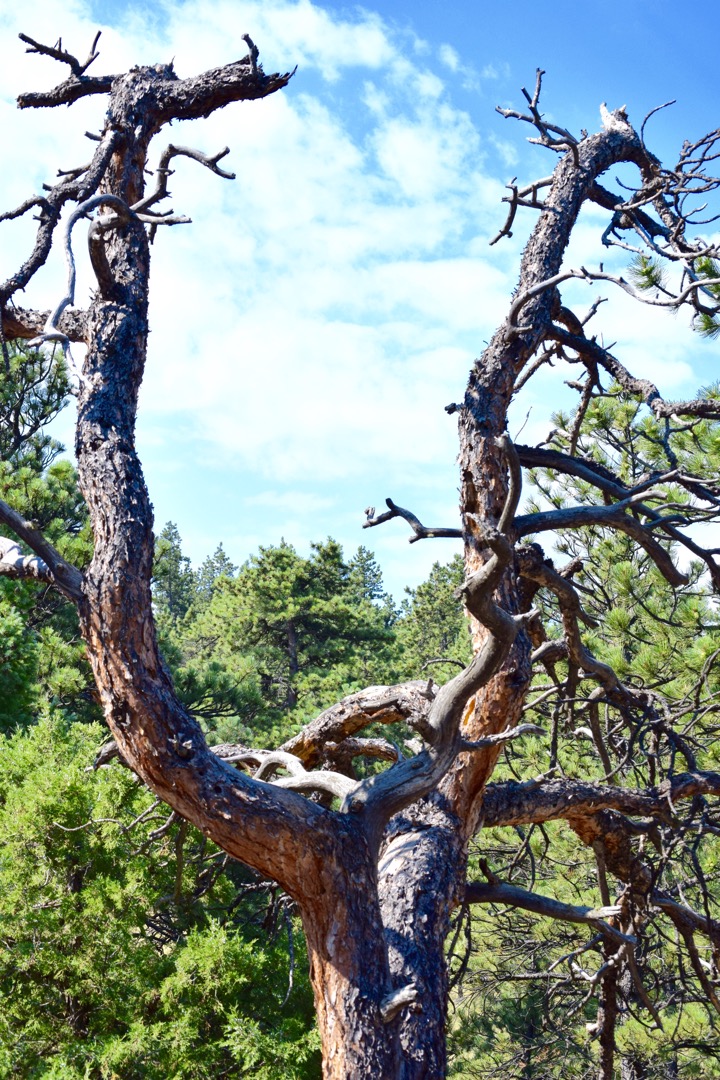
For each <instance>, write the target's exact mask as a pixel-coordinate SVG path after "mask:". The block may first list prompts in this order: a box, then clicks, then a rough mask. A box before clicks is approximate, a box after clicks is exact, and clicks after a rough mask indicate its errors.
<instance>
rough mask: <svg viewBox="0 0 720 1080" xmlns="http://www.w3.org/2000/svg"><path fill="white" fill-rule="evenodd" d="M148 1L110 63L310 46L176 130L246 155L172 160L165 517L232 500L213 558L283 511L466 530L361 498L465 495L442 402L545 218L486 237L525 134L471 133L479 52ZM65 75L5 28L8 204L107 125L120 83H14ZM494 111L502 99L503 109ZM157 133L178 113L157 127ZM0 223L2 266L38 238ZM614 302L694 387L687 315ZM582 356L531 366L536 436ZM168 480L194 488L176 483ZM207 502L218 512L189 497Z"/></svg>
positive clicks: (158, 390)
mask: <svg viewBox="0 0 720 1080" xmlns="http://www.w3.org/2000/svg"><path fill="white" fill-rule="evenodd" d="M154 10H155V18H154V21H151V22H150V23H149V24H148V22H147V20H146V13H145V12H144V11H143V12H142V13H140V12H139V11H138V14H136V15H133V14H129V15H127V16H125V17H124V25H123V28H122V31H123V32H122V35H121V34H120V33H119V31H118V30H117V29H111V28H105V30H104V33H103V38H102V39H101V46H102V54H101V57H100V59H99V60H98V61H96V64H95V69H96V70H97V71H98V72H101V71H103V70H105V71H106V70H121V69H123V68H124V67H126V66H127V64H128V63H137V62H152V63H154V62H157V61H158V60H167V59H169V58H170V57H172V56H174V57H175V58H176V59H175V64H176V70H177V71H178V72H179V73H180V74H181V75H182V74H190V73H193V72H195V71H197V70H198V69H200V68H202V67H205V66H216V65H218V64H221V63H223V62H226V61H229V60H233V59H236V58H237V57H238V56H239V55H242V54H243V53H244V52H245V45H244V43H243V42H242V41H241V34H242V33H243V32H245V31H248V32H250V33H251V34H252V36H253V37H254V39H255V41H256V43H257V44H258V46H259V47H260V50H261V59H262V60H263V61H264V63H265V68H266V70H268V71H269V70H287V69H288V68H291V67H293V66H294V65H295V63H298V64H299V70H298V73H297V75H296V76H295V77H294V79H293V80H292V82H291V84H290V86H289V87H288V88H287V90H286V91H283V92H281V93H279V94H276V95H274V96H272V97H271V98H269V99H267V100H265V101H260V102H247V103H243V104H238V105H236V106H233V107H229V108H227V109H225V110H223V111H222V112H220V113H218V114H216V115H214V116H213V117H211V118H209V119H208V120H206V121H203V122H200V123H197V124H193V125H187V124H181V125H176V126H174V127H173V129H172V136H171V137H172V139H173V141H175V142H177V143H184V144H189V145H194V146H198V147H200V148H201V149H203V150H205V151H214V150H219V149H220V148H221V147H223V146H225V145H229V146H230V148H231V154H230V156H229V158H228V161H227V165H228V167H229V168H231V169H233V170H234V171H235V172H237V175H238V178H237V180H236V181H234V182H232V183H229V182H226V181H224V180H221V179H219V178H218V177H215V176H213V175H211V174H210V173H208V172H207V171H206V170H204V169H202V168H201V167H199V166H198V165H197V164H195V163H193V162H190V161H187V160H183V159H177V160H176V162H175V163H174V164H175V170H176V171H175V175H174V176H173V178H172V183H171V189H172V192H173V198H172V205H173V207H174V209H175V210H177V211H179V212H183V213H188V214H190V216H191V217H192V218H193V221H194V224H193V225H192V226H183V227H178V228H173V229H168V230H166V231H164V232H163V231H162V230H161V231H160V234H159V235H158V237H157V239H156V242H155V249H154V251H153V274H152V284H151V326H152V334H151V339H150V350H149V364H148V370H147V376H146V380H145V385H144V387H143V391H142V396H141V411H140V444H141V447H142V448H143V453H146V454H147V455H148V458H149V463H150V467H149V473H150V474H151V478H152V476H155V477H156V478H157V479H158V482H159V485H160V490H159V491H158V492H157V493H156V492H152V491H151V494H152V495H153V498H155V499H156V501H158V502H159V503H160V504H161V505H162V507H163V509H162V511H161V514H162V516H164V517H173V518H175V519H180V520H181V521H182V519H183V515H185V519H186V521H185V524H184V525H181V532H183V534H184V535H186V534H187V535H188V536H189V538H190V539H191V542H192V535H193V534H192V530H194V535H195V537H196V541H195V544H196V548H195V550H197V545H198V544H200V543H201V542H202V543H205V539H206V538H207V536H208V525H207V520H208V514H211V515H212V514H213V513H217V514H220V515H222V513H223V511H224V506H223V505H220V504H221V503H227V504H228V505H232V506H233V507H236V508H237V513H238V514H239V515H242V514H244V515H246V520H245V522H244V524H242V525H241V524H238V525H237V526H236V525H235V524H234V523H233V526H232V528H231V529H228V528H227V526H223V529H224V531H223V532H222V533H221V534H214V535H213V536H212V537H211V539H210V540H208V542H207V545H206V550H204V551H202V550H201V551H199V552H197V557H198V558H201V557H202V556H203V555H204V554H207V551H210V550H213V549H214V547H215V546H216V544H217V542H218V540H220V539H223V540H227V543H226V546H227V547H228V550H230V544H231V543H232V542H233V537H234V539H235V542H236V544H237V545H241V544H248V545H251V546H254V545H256V543H257V542H261V541H263V542H266V543H267V542H275V541H277V539H278V538H279V535H280V534H279V532H278V530H279V529H282V530H283V531H284V532H285V535H286V536H287V537H288V539H290V540H293V542H296V543H298V544H301V543H304V542H305V540H307V539H308V538H313V537H316V536H317V535H322V534H323V533H324V532H326V531H333V532H335V531H339V530H341V529H345V530H346V534H347V535H348V536H356V540H355V543H360V542H363V541H364V542H366V543H369V544H371V545H372V546H374V547H377V549H378V550H379V551H383V552H384V557H388V558H390V553H391V552H394V553H395V554H394V555H393V556H392V558H393V559H394V560H395V562H396V564H397V567H398V568H402V566H405V567H408V566H410V565H411V564H412V565H417V566H420V565H422V566H423V568H424V567H425V566H426V564H427V563H428V562H429V561H431V559H433V558H441V557H444V556H445V555H446V554H448V553H450V549H449V547H448V548H445V547H443V548H442V550H440V549H437V548H436V549H432V554H431V555H427V554H424V552H425V551H427V548H425V547H424V546H423V545H413V546H412V547H411V548H409V549H408V548H407V547H406V545H405V544H404V543H403V544H402V545H401V546H400V549H398V548H397V534H395V533H393V534H392V536H390V535H389V534H388V533H386V532H384V531H383V530H373V531H372V532H371V533H369V534H368V533H366V534H362V533H359V532H358V531H357V529H358V524H357V522H358V518H357V514H358V508H361V507H362V506H364V505H366V504H367V502H370V501H373V500H374V501H376V502H380V500H381V498H382V497H384V496H385V495H387V494H391V495H392V496H393V497H394V498H396V499H397V500H398V502H400V503H401V504H403V505H404V502H403V500H404V499H405V498H406V497H407V499H408V501H409V504H410V503H412V502H413V500H415V502H414V504H413V509H415V510H416V512H418V513H419V514H420V516H421V517H422V518H425V519H426V520H428V521H429V520H430V519H431V518H432V519H434V520H433V523H438V524H442V523H449V524H452V523H453V521H454V519H455V515H456V513H457V511H456V508H455V503H456V498H455V491H454V487H455V479H454V471H453V468H454V467H453V461H454V458H455V453H456V434H455V423H454V421H453V420H452V419H450V418H448V417H447V416H446V415H445V413H444V411H443V406H444V405H446V404H448V403H449V402H450V401H457V400H459V399H460V398H461V397H462V394H463V391H464V386H465V381H466V378H467V372H468V370H469V367H470V364H471V362H472V359H473V358H474V357H475V356H477V355H478V353H479V351H480V349H481V347H482V340H483V338H489V337H490V335H491V333H492V332H493V330H494V328H495V326H496V325H497V324H498V323H499V321H500V320H501V319H502V317H503V315H504V313H505V311H506V309H507V304H508V298H509V296H510V293H511V290H512V287H513V285H514V282H515V278H516V274H517V256H518V250H519V245H520V242H521V240H520V237H521V234H522V231H523V229H524V228H529V227H530V222H531V218H530V216H528V217H527V218H524V219H523V222H522V223H521V222H519V223H518V236H516V237H514V238H513V240H512V241H510V242H504V244H502V245H499V246H498V247H497V248H492V249H488V247H487V240H488V238H489V237H491V236H492V235H494V234H495V233H496V232H497V230H498V228H499V226H500V225H501V223H502V220H503V219H504V208H503V207H502V206H501V204H500V199H501V197H502V195H503V194H504V193H505V192H504V189H503V184H502V182H501V181H500V180H499V179H498V178H497V177H496V176H494V175H492V173H491V171H490V166H489V165H488V160H489V157H488V155H489V154H492V155H495V154H500V156H501V158H502V159H503V161H504V165H505V167H512V166H513V165H514V164H515V157H514V155H515V151H514V149H513V146H512V145H511V144H508V143H505V142H504V141H501V140H499V139H498V138H497V137H496V136H494V135H492V134H487V133H486V132H485V131H481V132H478V129H477V124H476V122H475V120H471V118H470V117H469V116H468V114H467V112H465V111H464V110H463V109H461V108H459V107H458V106H457V105H456V104H454V102H453V99H452V96H451V87H452V84H453V83H455V84H456V83H457V81H458V80H459V79H462V78H466V77H469V76H468V72H469V70H470V69H469V68H468V69H466V68H465V66H464V65H463V63H462V57H461V56H460V54H459V53H458V52H457V51H456V50H454V49H452V48H451V47H450V46H441V47H440V49H439V51H437V52H436V51H435V50H430V49H428V48H426V47H425V45H424V43H423V42H421V41H419V40H418V39H417V38H414V37H412V35H410V34H409V33H406V34H399V33H397V32H395V31H393V30H392V29H391V28H389V26H388V25H387V24H386V23H384V22H383V20H382V19H381V18H380V16H378V15H375V14H372V13H368V12H365V11H362V10H359V9H358V11H357V12H356V13H355V14H354V15H345V14H341V13H338V12H336V11H334V10H332V9H329V8H328V9H325V8H322V7H319V6H317V5H314V4H312V3H311V2H310V0H297V2H290V0H264V2H262V3H261V2H259V0H251V2H248V3H243V4H242V5H238V4H237V3H234V2H233V3H231V2H229V0H221V2H219V3H218V2H215V0H213V2H210V0H189V2H186V3H179V4H173V5H170V4H165V5H159V6H158V7H156V9H154ZM32 14H33V18H32V20H30V21H25V20H24V18H23V19H21V16H19V15H18V14H17V9H16V7H15V6H13V7H11V6H10V5H9V3H8V0H0V27H2V28H3V29H4V30H5V31H6V33H8V34H10V33H11V32H13V33H15V32H16V31H17V30H18V29H27V30H28V32H29V33H31V34H35V35H37V36H42V37H44V38H48V39H52V40H55V39H56V38H57V36H58V35H59V33H62V34H63V41H64V43H65V44H66V46H67V47H68V48H71V49H73V50H74V49H77V51H78V52H83V51H84V50H85V49H86V48H87V46H88V45H89V43H90V41H91V40H92V36H93V32H94V27H95V22H94V20H92V19H90V17H89V13H88V8H87V7H86V6H85V5H84V4H83V3H81V2H79V0H73V2H72V3H70V4H68V5H66V4H63V5H60V3H59V0H39V3H38V5H36V7H35V8H34V9H33V13H32ZM496 75H497V71H495V72H493V71H490V70H489V69H486V70H485V71H483V72H482V77H484V78H492V77H495V76H496ZM57 77H58V72H57V69H56V65H53V64H51V63H50V61H47V60H44V59H39V58H37V57H28V56H26V55H25V54H24V53H23V52H22V50H21V49H20V48H18V49H16V50H15V49H13V47H12V45H8V47H7V48H6V49H5V51H4V66H3V68H2V70H1V71H0V123H2V124H3V127H4V133H5V137H6V144H9V145H14V146H22V147H23V153H22V154H21V155H19V161H18V167H17V168H6V169H5V170H3V175H2V177H1V178H0V195H1V201H2V204H3V205H4V206H8V205H15V204H17V203H18V202H20V201H21V200H22V199H23V198H25V197H26V195H27V194H29V193H30V191H32V190H33V189H34V190H37V189H38V188H39V185H40V184H41V183H42V181H44V180H48V179H52V177H53V175H54V172H55V169H56V168H57V167H65V168H67V167H69V166H72V165H75V164H78V163H79V162H81V161H83V160H86V159H87V158H88V157H89V153H90V151H91V147H90V144H89V143H88V141H87V139H85V138H84V136H83V132H84V130H85V129H86V128H87V129H90V130H98V127H99V125H100V123H101V119H102V115H103V110H104V104H103V101H102V99H90V100H88V101H85V102H81V103H79V104H78V105H77V106H74V107H73V108H72V109H70V110H62V112H58V111H57V110H53V111H51V112H32V113H18V112H17V110H16V109H15V107H14V105H13V102H12V98H13V96H14V95H15V94H16V93H17V92H18V90H19V89H30V88H33V87H34V86H39V85H45V86H47V85H50V84H51V83H52V82H53V80H55V79H57ZM491 122H492V112H491V110H490V109H488V116H487V127H488V129H490V125H491ZM168 137H170V135H169V133H168ZM164 145H165V143H164V141H163V140H162V137H161V139H159V140H158V151H157V152H159V150H160V149H162V147H163V146H164ZM155 160H156V159H155ZM541 168H542V166H541ZM603 227H604V219H603V223H602V224H601V223H600V218H599V217H597V216H591V215H590V216H588V217H587V218H586V219H583V221H582V222H581V225H580V228H579V230H578V233H577V236H576V237H575V238H574V241H573V249H572V252H571V257H572V259H573V260H577V261H578V264H579V263H581V262H583V261H585V260H587V259H592V258H595V259H596V258H597V253H598V239H599V236H600V234H601V232H602V228H603ZM2 228H3V245H2V247H0V273H8V272H10V271H11V270H12V269H14V268H15V266H16V265H17V264H18V262H19V261H20V260H21V258H24V257H25V256H26V254H27V250H28V247H29V244H30V243H31V240H32V223H31V222H30V221H29V220H28V221H24V220H23V221H21V222H17V223H11V224H5V225H3V226H2ZM82 249H83V241H82V229H81V228H80V227H79V228H78V235H77V240H76V251H77V254H78V266H79V271H80V282H79V289H82V288H84V289H85V290H86V292H87V289H89V288H90V287H91V286H92V280H91V275H90V271H89V267H88V264H87V259H86V258H84V255H83V250H82ZM64 274H65V271H64V267H63V264H62V259H61V257H60V252H59V251H55V252H54V253H53V255H52V257H51V260H50V262H49V265H48V268H47V271H45V272H43V275H42V277H41V279H40V280H39V281H38V285H37V287H35V286H34V287H33V288H32V289H31V290H29V293H28V297H27V300H28V302H30V303H35V304H37V305H38V306H44V307H49V306H51V304H53V303H54V302H56V300H57V298H58V297H59V295H61V291H60V290H61V289H62V288H63V287H64ZM573 289H574V290H575V292H573V291H572V290H573ZM595 291H596V290H588V289H587V287H586V286H582V285H573V286H568V291H567V295H568V296H569V297H577V298H579V299H580V300H581V302H582V303H587V304H588V305H589V303H590V302H591V301H592V299H594V296H595ZM25 299H26V298H23V300H25ZM597 326H598V330H601V329H605V331H606V333H608V334H610V333H611V332H612V334H613V336H614V337H618V338H620V339H621V344H623V345H625V346H627V347H628V348H629V349H630V350H631V355H632V358H633V359H632V363H633V365H634V368H635V370H637V371H639V373H640V374H644V373H647V374H649V375H651V377H655V378H657V379H661V380H662V381H663V382H664V385H665V386H670V387H677V388H678V392H684V389H685V387H686V386H688V385H689V384H691V383H693V380H695V379H696V373H697V365H696V364H695V361H694V360H692V359H691V360H688V358H687V351H686V350H687V342H688V337H689V335H688V334H687V332H686V330H685V328H684V327H683V326H682V325H681V324H680V323H679V322H675V323H672V322H671V321H670V320H668V319H658V317H657V315H656V314H655V313H650V312H647V311H646V310H643V309H641V310H640V311H638V309H637V308H636V307H635V306H634V305H632V304H631V302H630V301H629V300H627V301H626V300H625V299H623V298H620V299H619V300H618V301H617V302H615V303H614V306H613V311H612V317H611V318H610V317H609V313H607V312H605V311H602V310H601V314H600V315H599V316H598V319H597ZM563 374H564V373H563V372H561V371H560V370H559V369H557V368H556V369H555V370H550V369H548V370H545V369H543V370H542V371H541V372H540V373H539V374H538V376H537V377H536V379H535V380H534V381H533V383H531V385H530V388H529V394H528V395H527V402H526V404H524V405H523V404H522V403H521V405H520V411H521V415H519V418H518V420H517V423H516V425H515V426H516V427H519V426H520V423H522V421H523V418H524V415H525V412H526V411H527V408H528V407H529V406H530V405H532V406H533V412H532V416H531V419H530V421H529V423H528V427H527V428H526V430H525V432H524V433H523V438H525V439H528V440H529V439H530V438H531V437H532V433H534V431H535V430H536V429H537V431H538V434H539V435H540V437H542V436H544V435H545V434H546V433H547V429H548V426H549V425H548V421H547V417H548V414H549V412H550V411H551V408H555V407H557V406H558V405H559V404H560V402H561V401H562V400H563V398H562V395H563V393H564V391H562V389H561V390H558V385H559V384H561V382H562V376H563ZM569 374H570V375H572V374H575V372H574V371H572V372H570V373H569ZM699 381H701V380H699ZM704 381H709V380H708V379H705V380H704ZM189 447H192V451H189V449H188V448H189ZM252 474H254V476H255V479H254V480H252V481H251V480H250V479H248V478H249V477H250V476H251V475H252ZM208 475H212V476H213V477H214V478H215V480H214V483H213V486H212V490H213V492H214V493H215V492H216V487H219V488H220V489H222V490H225V491H227V492H232V498H231V497H230V495H227V496H224V495H222V494H220V495H215V502H214V505H213V506H206V503H205V501H206V500H209V498H210V496H209V495H208V489H209V487H210V485H209V484H208V481H207V476H208ZM258 485H259V487H258ZM290 489H292V490H293V491H295V495H294V496H293V495H292V493H290V494H289V493H288V492H289V490H290ZM170 491H173V492H177V494H176V495H174V496H173V497H174V498H177V500H178V501H177V505H173V504H172V503H171V504H169V505H168V500H167V499H166V498H165V493H166V492H170ZM233 500H235V501H234V502H233ZM200 506H202V507H203V511H202V513H201V512H200V511H199V510H198V511H197V512H196V511H195V510H193V507H200ZM264 514H267V516H266V517H263V515H264ZM196 518H197V519H198V520H197V524H196V523H195V519H196ZM451 519H452V520H451ZM261 521H265V522H266V523H268V524H267V527H268V529H270V530H271V531H270V533H269V534H268V533H263V531H262V528H261V527H260V526H259V524H258V523H259V522H261ZM320 521H322V523H323V524H322V526H320V525H319V524H318V522H320ZM188 522H189V523H191V524H188ZM333 522H335V523H336V524H337V529H336V525H335V524H333ZM353 530H354V531H353ZM243 538H244V539H243ZM246 550H247V549H246ZM233 557H234V558H235V559H236V560H237V559H238V558H240V557H243V552H242V551H240V552H238V551H237V548H236V549H235V550H234V551H233ZM401 572H402V571H401V569H398V573H401ZM423 572H424V569H423Z"/></svg>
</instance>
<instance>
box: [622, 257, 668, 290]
mask: <svg viewBox="0 0 720 1080" xmlns="http://www.w3.org/2000/svg"><path fill="white" fill-rule="evenodd" d="M629 275H630V280H631V281H632V283H633V285H635V287H636V288H638V289H642V290H643V291H647V290H649V289H664V288H665V284H666V277H667V274H666V269H665V265H664V263H661V262H660V261H659V260H658V259H653V258H652V257H650V256H649V255H638V256H636V258H635V259H633V261H632V262H631V264H630V268H629Z"/></svg>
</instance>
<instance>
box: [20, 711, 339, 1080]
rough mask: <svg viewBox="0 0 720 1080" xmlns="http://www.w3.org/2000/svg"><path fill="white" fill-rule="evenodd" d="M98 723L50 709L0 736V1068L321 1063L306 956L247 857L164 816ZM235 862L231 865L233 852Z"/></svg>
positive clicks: (76, 1072) (64, 1070) (282, 1068)
mask: <svg viewBox="0 0 720 1080" xmlns="http://www.w3.org/2000/svg"><path fill="white" fill-rule="evenodd" d="M102 738H103V732H102V730H101V729H99V728H97V727H93V726H90V725H78V724H68V723H67V722H66V721H64V720H63V719H62V718H59V717H57V716H56V717H46V718H44V719H43V720H41V721H40V722H39V723H38V724H36V725H35V726H34V727H33V728H32V729H31V730H30V731H29V732H27V733H26V734H21V733H18V734H16V735H15V736H13V737H12V738H10V739H5V740H2V741H0V925H1V926H2V946H3V947H2V949H0V1075H2V1076H8V1077H10V1076H22V1077H44V1078H51V1077H52V1078H61V1077H62V1078H63V1080H70V1078H78V1080H80V1078H85V1077H90V1076H93V1077H101V1078H108V1080H110V1078H113V1077H122V1078H123V1080H131V1078H133V1077H143V1078H153V1080H166V1078H167V1077H170V1076H172V1077H188V1078H190V1077H192V1078H199V1077H215V1076H218V1075H222V1074H223V1073H224V1072H225V1073H232V1074H233V1075H239V1074H240V1073H241V1072H242V1071H244V1070H248V1071H249V1072H251V1073H252V1075H254V1076H258V1077H266V1078H268V1080H270V1078H271V1077H272V1078H275V1077H277V1078H283V1080H284V1078H287V1080H290V1078H293V1080H301V1078H309V1077H313V1076H316V1075H317V1069H318V1057H317V1038H316V1035H315V1033H314V1031H313V1010H312V1000H311V994H310V990H309V985H308V981H307V971H306V965H305V961H304V959H302V957H301V958H300V962H299V968H298V969H296V971H295V982H294V987H293V989H292V992H291V993H290V994H289V996H288V999H287V1002H286V1003H285V1000H284V999H285V997H286V993H287V987H288V957H287V946H286V944H285V942H284V940H283V938H282V937H281V936H277V937H272V936H271V937H268V935H267V934H263V933H262V932H261V927H260V925H259V920H258V916H257V914H256V913H255V912H253V911H252V910H250V909H248V907H247V904H243V903H242V892H241V891H240V892H239V891H238V888H239V887H240V889H242V881H243V880H244V881H245V882H247V880H248V878H247V872H245V871H242V870H241V868H239V867H237V864H233V867H232V868H231V869H230V870H229V871H228V872H226V871H225V869H224V867H225V865H226V863H227V860H226V859H225V858H224V857H223V856H222V853H219V852H217V851H216V849H211V848H210V846H209V845H207V844H206V842H205V841H204V840H203V838H202V837H201V836H199V834H196V833H194V831H193V830H191V829H190V828H189V827H188V826H185V825H184V824H183V825H179V826H178V825H176V826H174V827H173V828H172V829H170V830H168V831H166V832H165V835H164V836H163V837H162V839H160V838H158V839H156V840H155V841H153V840H152V838H151V837H150V836H149V834H148V829H151V828H157V825H158V824H162V822H163V820H164V819H165V818H166V817H167V810H165V811H164V812H163V811H162V808H161V807H160V808H158V806H157V803H155V802H154V801H153V800H152V797H151V796H150V794H149V793H148V792H147V791H146V790H145V789H144V788H143V787H142V786H139V785H138V784H137V782H136V781H135V779H134V777H133V776H132V774H131V773H129V772H128V771H127V770H124V769H121V768H120V767H118V766H114V767H110V768H107V769H102V770H100V772H99V773H93V772H92V771H90V772H89V771H88V765H89V763H90V762H91V761H92V758H93V754H94V751H95V749H96V747H97V745H98V743H99V742H100V741H102ZM236 867H237V868H236Z"/></svg>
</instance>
